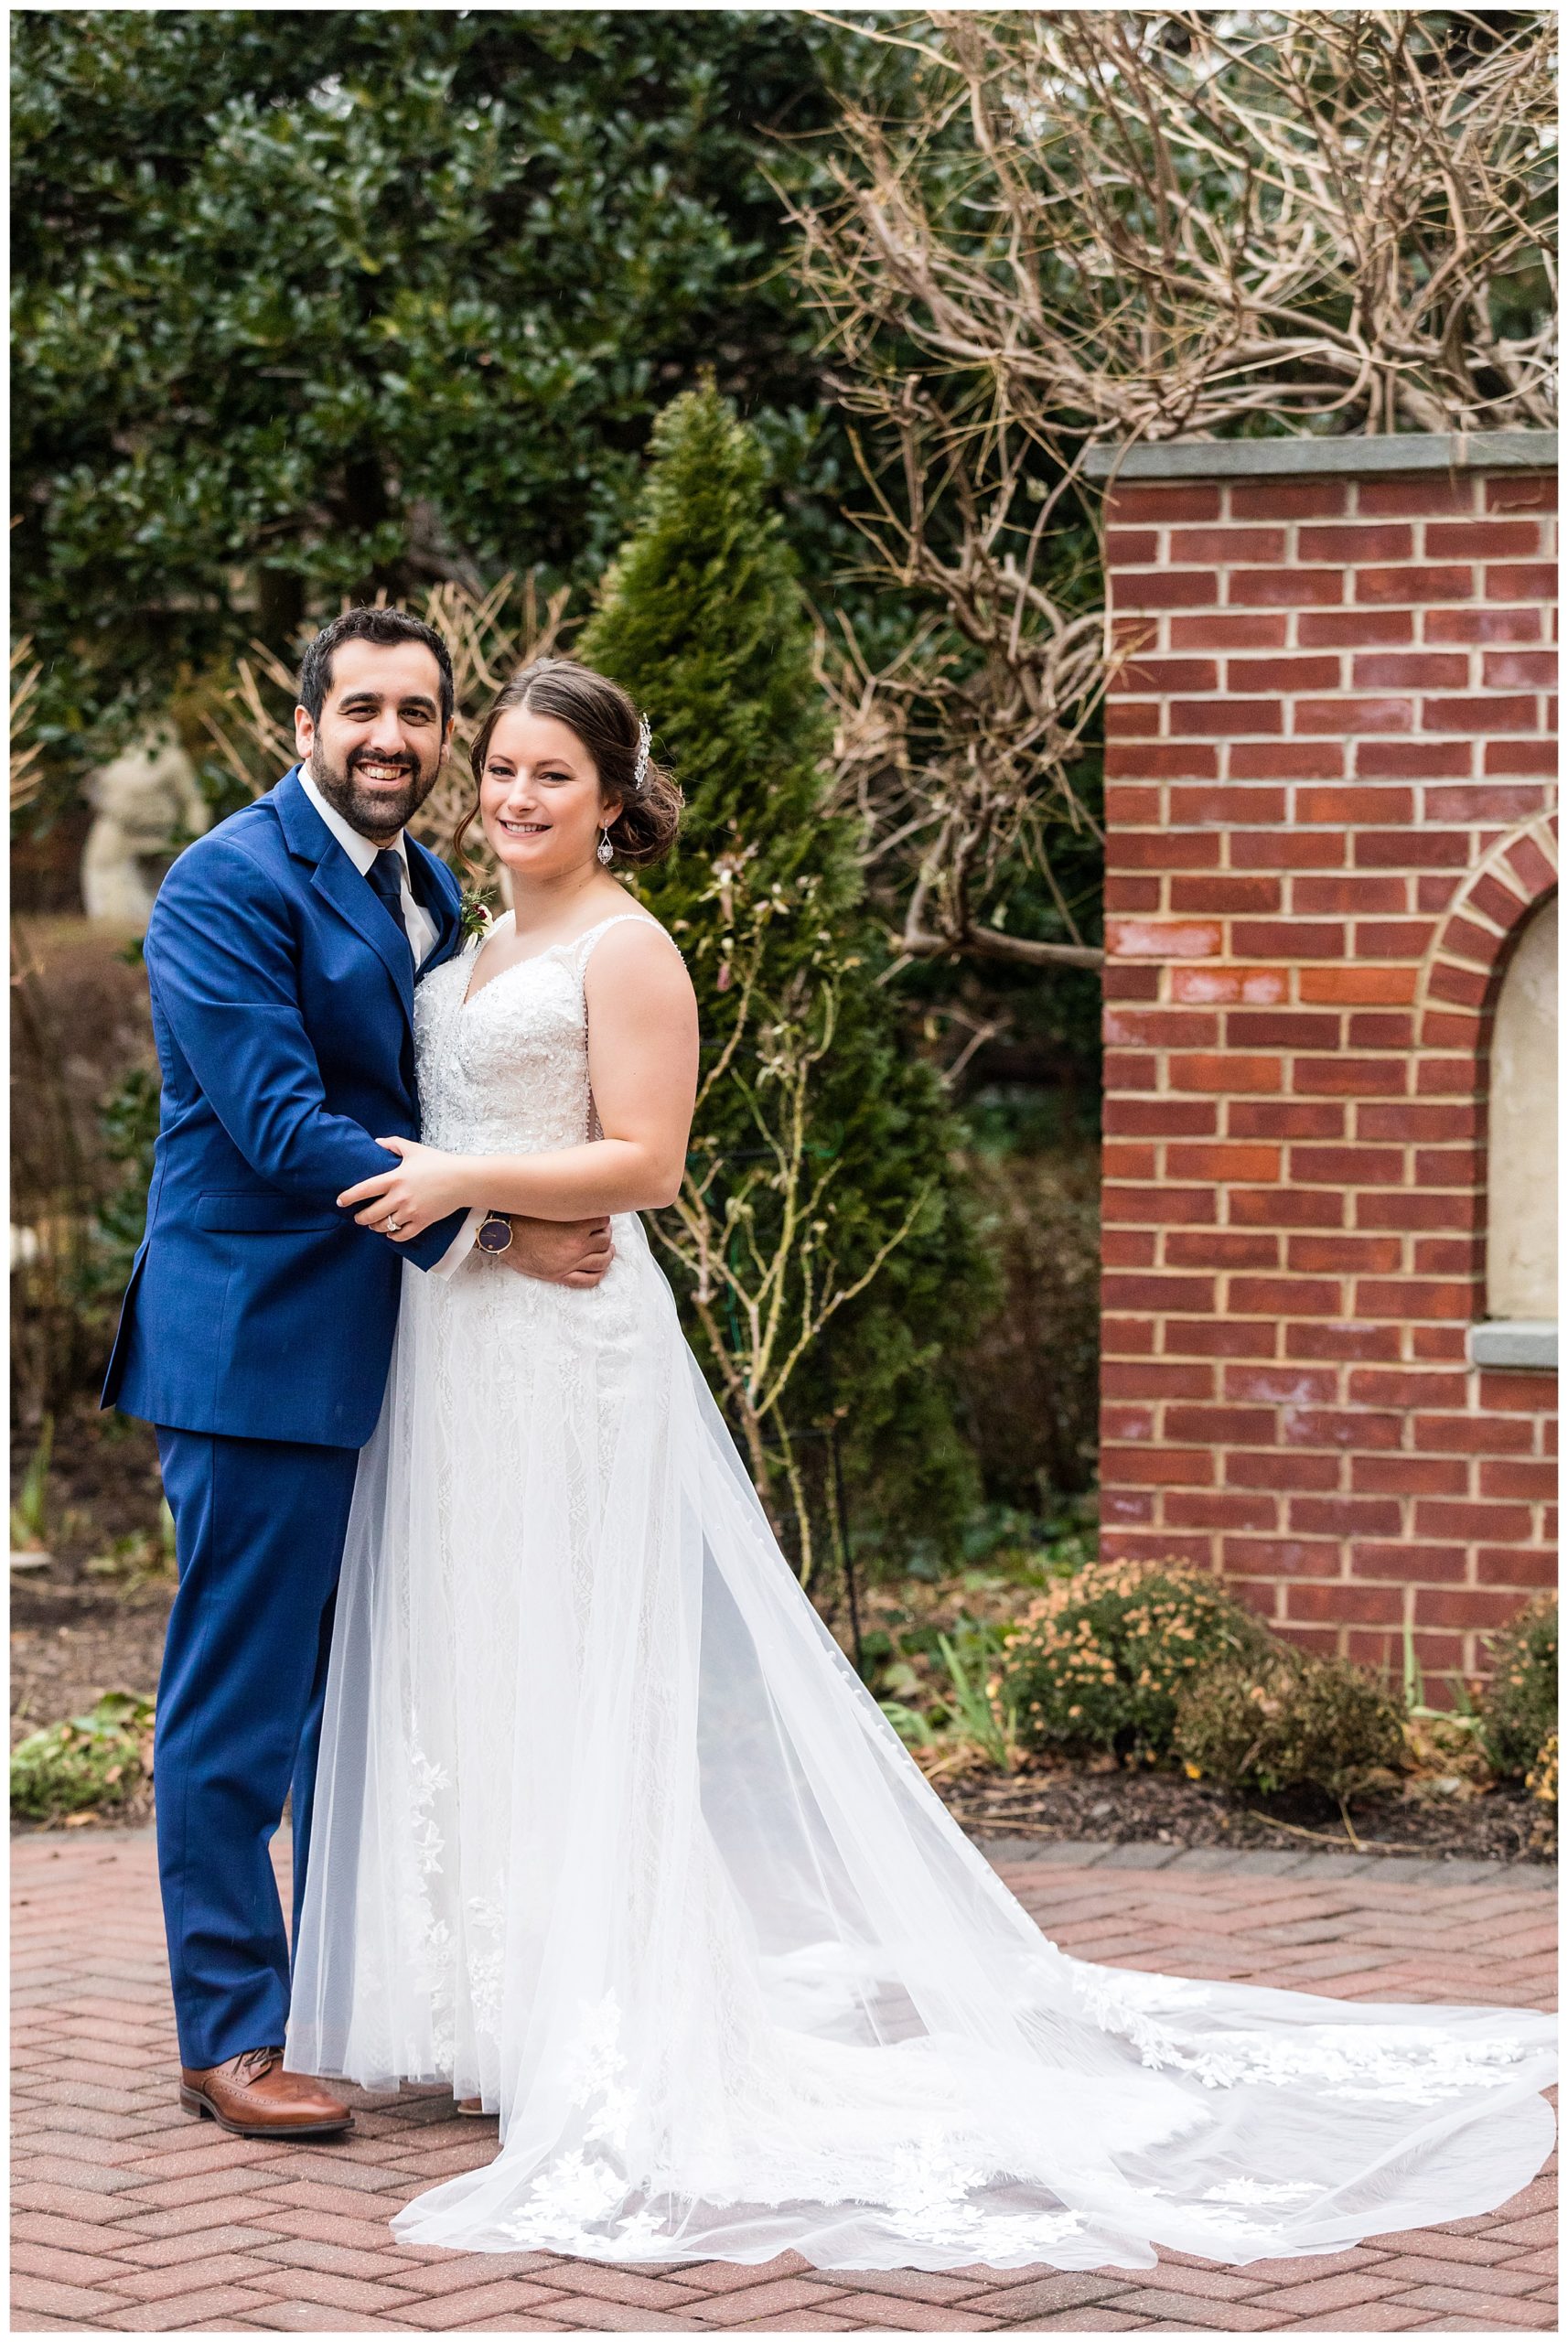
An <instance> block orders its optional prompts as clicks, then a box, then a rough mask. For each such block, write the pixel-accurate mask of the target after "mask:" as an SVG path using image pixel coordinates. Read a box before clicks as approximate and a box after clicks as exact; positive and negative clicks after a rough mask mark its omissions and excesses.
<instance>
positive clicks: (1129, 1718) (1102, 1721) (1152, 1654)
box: [1002, 1562, 1271, 1758]
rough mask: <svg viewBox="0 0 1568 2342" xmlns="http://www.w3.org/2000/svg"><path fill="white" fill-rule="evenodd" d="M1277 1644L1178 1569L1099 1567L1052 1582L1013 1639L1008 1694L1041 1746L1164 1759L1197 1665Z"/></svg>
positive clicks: (1248, 1658)
mask: <svg viewBox="0 0 1568 2342" xmlns="http://www.w3.org/2000/svg"><path fill="white" fill-rule="evenodd" d="M1270 1648H1271V1645H1270V1642H1269V1638H1268V1636H1267V1635H1266V1633H1265V1632H1264V1630H1263V1628H1262V1627H1261V1626H1260V1625H1259V1624H1258V1622H1257V1621H1256V1619H1254V1618H1253V1617H1252V1616H1251V1612H1250V1611H1248V1610H1247V1609H1246V1608H1245V1607H1244V1606H1242V1605H1241V1604H1240V1602H1238V1601H1237V1600H1236V1598H1235V1596H1234V1595H1230V1594H1228V1593H1227V1592H1226V1591H1225V1589H1224V1588H1223V1586H1221V1585H1219V1584H1218V1583H1217V1581H1216V1580H1215V1579H1214V1578H1212V1577H1209V1576H1207V1575H1205V1574H1203V1573H1202V1572H1201V1571H1198V1570H1193V1569H1188V1568H1186V1567H1184V1566H1182V1565H1181V1564H1180V1563H1174V1562H1172V1563H1137V1562H1093V1563H1090V1564H1089V1566H1088V1567H1087V1568H1086V1569H1081V1570H1079V1572H1078V1573H1077V1574H1076V1575H1075V1576H1073V1577H1070V1578H1064V1579H1063V1580H1062V1581H1061V1582H1060V1583H1059V1584H1058V1585H1054V1586H1052V1587H1050V1588H1049V1589H1048V1590H1047V1592H1046V1593H1045V1594H1044V1595H1041V1596H1040V1598H1039V1599H1038V1600H1037V1601H1036V1602H1035V1603H1034V1604H1032V1605H1031V1606H1030V1607H1029V1609H1028V1610H1026V1612H1025V1614H1024V1616H1023V1617H1022V1618H1021V1619H1020V1620H1019V1622H1018V1626H1017V1628H1016V1630H1015V1634H1014V1635H1013V1637H1012V1638H1011V1640H1010V1641H1009V1643H1008V1646H1007V1650H1006V1656H1005V1663H1004V1675H1003V1683H1002V1698H1003V1700H1004V1703H1006V1704H1007V1705H1008V1706H1010V1707H1011V1709H1012V1710H1013V1712H1014V1714H1015V1716H1016V1719H1017V1734H1018V1739H1019V1741H1020V1744H1021V1745H1022V1746H1024V1747H1026V1748H1030V1749H1035V1750H1041V1749H1047V1748H1060V1749H1063V1750H1066V1751H1083V1750H1087V1749H1090V1748H1105V1749H1112V1750H1113V1751H1114V1752H1115V1753H1116V1755H1117V1756H1122V1757H1129V1756H1131V1757H1143V1758H1155V1757H1160V1756H1165V1755H1166V1754H1167V1753H1168V1751H1169V1748H1170V1744H1171V1734H1172V1731H1173V1728H1174V1726H1175V1724H1176V1703H1177V1701H1178V1699H1179V1697H1180V1695H1181V1693H1182V1691H1183V1690H1184V1688H1185V1686H1186V1685H1187V1681H1188V1680H1189V1679H1190V1678H1191V1677H1192V1676H1193V1675H1195V1674H1196V1673H1197V1671H1198V1670H1200V1669H1204V1668H1209V1667H1213V1666H1215V1665H1217V1664H1219V1662H1221V1661H1224V1660H1239V1661H1240V1662H1241V1663H1243V1664H1251V1665H1253V1666H1255V1665H1257V1664H1259V1663H1261V1662H1262V1660H1264V1658H1265V1657H1266V1654H1267V1652H1268V1650H1269V1649H1270Z"/></svg>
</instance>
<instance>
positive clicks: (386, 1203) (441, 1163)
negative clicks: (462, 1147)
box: [338, 1138, 469, 1244]
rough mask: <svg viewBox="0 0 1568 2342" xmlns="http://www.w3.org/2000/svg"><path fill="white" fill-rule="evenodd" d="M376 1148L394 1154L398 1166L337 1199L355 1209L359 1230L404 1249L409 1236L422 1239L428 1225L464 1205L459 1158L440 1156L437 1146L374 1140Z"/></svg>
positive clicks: (462, 1167) (463, 1165) (464, 1185)
mask: <svg viewBox="0 0 1568 2342" xmlns="http://www.w3.org/2000/svg"><path fill="white" fill-rule="evenodd" d="M376 1144H377V1145H378V1146H384V1147H385V1148H386V1149H387V1151H388V1153H389V1154H392V1155H396V1156H397V1157H398V1160H397V1162H396V1163H395V1164H394V1165H393V1166H392V1167H391V1168H390V1169H389V1170H386V1171H378V1172H377V1174H376V1176H375V1177H374V1178H373V1179H361V1180H360V1184H359V1186H358V1187H345V1188H344V1190H343V1192H342V1194H341V1195H340V1196H339V1197H338V1204H339V1206H340V1207H341V1208H342V1209H344V1210H345V1211H346V1210H348V1209H350V1208H351V1207H352V1206H353V1205H355V1204H358V1205H360V1210H358V1211H356V1212H355V1214H354V1218H355V1220H356V1222H357V1223H358V1225H359V1226H360V1228H373V1229H374V1230H375V1231H376V1233H377V1235H378V1236H390V1237H391V1239H392V1242H393V1243H394V1244H406V1243H407V1242H408V1241H409V1240H410V1238H411V1237H414V1236H421V1235H423V1234H424V1230H426V1229H427V1228H428V1227H429V1226H430V1225H431V1223H432V1221H434V1220H437V1219H446V1214H447V1213H448V1212H449V1211H458V1210H460V1209H462V1208H463V1206H464V1205H465V1204H466V1203H467V1200H468V1196H467V1187H468V1182H467V1180H466V1178H465V1176H464V1174H465V1173H466V1172H467V1170H468V1168H469V1166H468V1164H467V1159H466V1157H464V1156H463V1155H444V1154H443V1153H442V1152H441V1149H440V1148H439V1147H436V1146H422V1145H421V1144H420V1143H419V1141H418V1140H417V1139H412V1138H379V1139H378V1140H377V1141H376Z"/></svg>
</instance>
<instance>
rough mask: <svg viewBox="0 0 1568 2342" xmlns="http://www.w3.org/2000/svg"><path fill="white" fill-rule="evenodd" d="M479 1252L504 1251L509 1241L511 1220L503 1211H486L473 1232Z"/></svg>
mask: <svg viewBox="0 0 1568 2342" xmlns="http://www.w3.org/2000/svg"><path fill="white" fill-rule="evenodd" d="M474 1241H475V1243H476V1244H477V1245H478V1248H479V1250H480V1252H505V1251H506V1250H507V1248H508V1246H509V1245H510V1242H511V1222H510V1219H508V1218H507V1216H506V1214H505V1212H504V1211H488V1212H487V1213H486V1214H485V1216H484V1218H483V1219H482V1220H480V1222H479V1225H478V1229H477V1230H475V1233H474Z"/></svg>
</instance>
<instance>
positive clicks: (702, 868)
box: [574, 384, 989, 1562]
mask: <svg viewBox="0 0 1568 2342" xmlns="http://www.w3.org/2000/svg"><path fill="white" fill-rule="evenodd" d="M652 457H653V460H652V462H651V465H650V469H649V473H648V476H647V478H646V480H645V483H644V486H643V490H642V494H641V499H640V502H639V507H638V510H637V512H636V516H635V524H634V528H633V532H632V534H631V536H630V538H629V539H628V542H627V543H626V544H625V545H624V546H623V547H622V549H621V551H620V553H618V556H617V558H616V560H615V562H614V563H613V564H612V565H611V567H610V569H609V571H608V573H607V576H606V579H605V581H604V585H603V588H602V592H601V596H600V599H599V603H598V607H597V608H596V612H595V614H594V616H593V618H591V619H590V621H589V623H588V625H587V627H586V628H585V631H584V633H583V635H582V636H581V638H580V639H579V640H578V641H577V643H576V644H575V646H574V647H575V651H576V654H577V655H578V656H579V657H581V658H582V659H583V660H585V661H586V662H587V663H588V664H589V665H591V666H594V667H596V668H598V669H600V670H601V671H604V672H606V673H607V674H610V675H612V676H614V677H615V679H616V680H617V682H620V683H622V684H623V685H624V686H625V687H626V689H627V690H628V691H629V692H630V693H632V695H633V697H634V698H635V699H636V700H637V702H638V704H639V706H640V707H641V708H643V709H644V710H646V712H647V714H648V716H649V720H650V724H651V725H652V728H653V736H654V742H655V749H656V753H657V754H658V755H659V756H660V759H661V760H662V761H664V762H665V763H667V764H668V765H670V766H671V768H673V770H674V773H675V776H676V779H678V780H679V782H680V785H681V788H682V793H683V795H684V798H685V808H686V810H685V814H684V818H683V821H682V832H681V837H680V840H679V843H678V844H677V848H676V851H675V853H674V854H673V855H672V857H671V860H670V861H669V862H668V863H665V864H663V865H660V866H659V867H658V868H655V869H652V870H648V871H642V872H639V874H638V882H637V891H638V894H639V898H640V899H641V901H642V902H644V903H645V904H646V905H647V907H648V908H649V909H650V910H651V911H652V912H653V913H654V915H655V916H656V917H657V918H659V919H661V920H662V921H663V922H664V924H665V925H666V926H667V927H668V928H669V929H670V930H671V933H672V934H673V936H674V938H675V940H676V941H677V942H678V943H679V945H680V946H681V949H682V952H683V953H684V955H685V959H686V964H687V966H688V968H689V969H690V971H691V973H692V977H693V983H694V984H695V986H696V990H697V998H698V1004H699V1008H700V1012H701V1017H702V1033H703V1059H702V1063H703V1071H704V1076H705V1075H706V1074H708V1073H709V1072H711V1071H714V1069H717V1074H716V1078H715V1079H714V1081H713V1083H712V1085H711V1087H710V1088H709V1090H707V1093H706V1095H705V1096H704V1097H703V1099H702V1100H701V1101H700V1103H699V1107H698V1112H697V1117H696V1122H695V1124H694V1127H693V1134H692V1152H691V1159H690V1166H689V1176H688V1179H687V1182H686V1187H685V1189H684V1191H683V1198H682V1205H681V1206H678V1207H677V1208H676V1209H674V1210H673V1211H671V1212H667V1213H664V1214H661V1215H660V1219H659V1221H658V1223H657V1226H658V1228H659V1230H660V1233H661V1236H662V1238H663V1240H664V1241H665V1248H666V1252H667V1255H668V1262H669V1265H670V1267H671V1279H672V1282H673V1284H674V1285H675V1288H676V1292H677V1295H678V1298H679V1299H680V1300H681V1302H682V1306H683V1315H684V1316H685V1319H686V1323H687V1328H688V1331H689V1332H690V1333H691V1334H692V1336H693V1341H694V1343H695V1345H696V1347H697V1349H698V1351H699V1354H700V1355H703V1362H704V1364H705V1366H706V1367H707V1369H708V1370H709V1372H710V1375H711V1376H712V1378H713V1380H714V1383H715V1385H716V1387H717V1389H718V1393H719V1396H720V1398H721V1400H722V1401H723V1402H724V1403H725V1406H726V1409H727V1411H728V1413H729V1414H730V1417H731V1420H732V1423H734V1424H735V1427H736V1431H737V1434H740V1435H741V1436H742V1437H743V1439H744V1440H745V1442H746V1447H747V1456H748V1461H749V1462H750V1464H751V1466H752V1468H753V1472H754V1475H755V1477H757V1482H758V1486H759V1488H760V1489H761V1492H762V1493H763V1496H764V1500H765V1501H767V1502H768V1503H769V1505H770V1509H773V1510H774V1512H775V1517H776V1519H792V1520H794V1521H795V1522H796V1523H798V1524H804V1527H803V1529H802V1531H801V1533H803V1534H805V1535H807V1536H809V1537H812V1538H814V1539H815V1542H816V1545H817V1547H818V1549H819V1550H821V1549H822V1548H823V1547H825V1546H826V1545H828V1544H830V1543H832V1544H833V1545H835V1546H837V1545H838V1542H839V1538H840V1531H841V1527H842V1524H843V1520H844V1518H845V1517H846V1515H847V1517H848V1518H849V1520H850V1521H851V1523H852V1524H853V1525H852V1531H851V1533H852V1534H854V1533H858V1534H859V1535H860V1536H861V1537H862V1538H863V1539H865V1540H867V1541H868V1542H871V1541H883V1540H885V1541H886V1544H887V1546H888V1548H889V1549H890V1550H892V1551H897V1549H898V1547H899V1546H900V1545H901V1544H902V1543H903V1542H906V1541H907V1540H908V1538H909V1537H910V1536H913V1535H926V1536H930V1537H934V1538H935V1539H937V1540H938V1541H940V1542H941V1543H942V1544H943V1545H945V1547H946V1548H947V1549H948V1550H949V1551H951V1550H952V1549H953V1548H954V1547H955V1546H956V1543H957V1540H958V1535H959V1531H960V1527H961V1522H962V1520H964V1519H965V1518H966V1516H967V1515H968V1514H969V1513H970V1512H971V1511H972V1509H973V1507H974V1503H975V1500H976V1495H977V1487H976V1478H975V1473H974V1466H973V1462H972V1457H971V1456H970V1454H969V1452H968V1449H967V1448H966V1447H965V1445H964V1444H963V1442H962V1440H961V1437H960V1435H959V1434H958V1431H957V1429H956V1427H955V1424H954V1422H953V1414H952V1403H951V1400H950V1394H949V1391H948V1389H947V1387H946V1386H945V1384H944V1380H943V1375H942V1362H943V1359H944V1356H945V1355H951V1354H952V1353H953V1352H954V1351H955V1350H957V1349H958V1348H961V1342H962V1338H963V1336H964V1334H965V1332H966V1331H967V1329H968V1327H970V1325H971V1324H972V1321H973V1319H974V1316H975V1315H976V1313H977V1310H978V1307H979V1306H980V1305H981V1303H982V1302H983V1299H984V1298H985V1297H986V1295H987V1294H988V1291H989V1275H988V1272H987V1268H986V1263H985V1258H984V1255H983V1252H982V1249H981V1246H980V1241H979V1239H978V1237H977V1235H976V1234H975V1232H974V1229H973V1225H972V1216H971V1212H970V1209H969V1206H968V1203H967V1198H966V1191H965V1189H964V1187H963V1184H962V1182H961V1177H960V1174H959V1171H958V1168H957V1166H956V1165H955V1162H954V1152H955V1146H956V1139H957V1133H956V1130H955V1126H954V1123H953V1120H952V1117H951V1114H950V1111H949V1109H948V1107H947V1104H946V1101H945V1099H944V1095H943V1093H942V1090H941V1088H940V1084H939V1082H938V1081H937V1080H936V1078H935V1076H934V1075H933V1073H932V1072H931V1071H930V1069H929V1068H928V1067H926V1066H925V1065H923V1064H922V1063H920V1062H919V1061H918V1059H917V1058H914V1057H913V1056H912V1055H911V1054H909V1053H908V1052H907V1050H906V1049H905V1047H903V1046H902V1042H901V1035H900V1027H899V1024H898V1020H897V1011H896V1008H895V1005H894V1004H893V1002H892V1000H891V999H890V998H889V995H888V992H887V990H886V983H885V979H886V976H887V974H888V972H889V959H888V952H887V946H886V937H885V935H884V932H883V930H882V929H881V926H880V924H879V923H878V922H877V920H876V919H875V918H873V917H872V915H871V914H870V912H869V910H868V908H867V907H866V905H865V901H864V899H863V886H862V879H861V874H860V868H859V864H858V861H857V859H856V852H855V845H856V838H855V831H854V824H853V822H851V820H850V819H849V818H848V817H847V816H846V815H844V814H843V813H842V812H840V811H835V810H834V809H833V808H832V805H831V804H830V803H829V801H828V799H827V794H826V784H825V780H824V771H823V759H824V757H825V755H826V752H827V749H828V747H829V743H830V719H829V713H828V709H827V707H826V704H825V703H824V699H823V695H822V691H821V689H820V688H819V686H818V684H817V682H816V680H815V676H814V673H813V669H812V655H811V628H810V623H809V618H808V615H807V610H806V606H805V601H804V597H803V595H802V592H801V588H800V583H799V580H798V577H797V575H796V568H795V564H794V561H793V558H792V555H791V553H790V551H789V547H788V545H787V544H786V543H785V539H784V535H783V532H782V529H781V526H780V522H779V517H778V515H777V513H776V512H775V511H774V510H773V509H772V501H773V499H772V490H771V485H770V480H769V475H768V461H767V457H766V455H765V451H764V448H763V446H762V444H761V442H760V440H759V439H758V437H757V435H756V433H755V432H754V431H752V430H751V429H750V428H749V427H748V426H747V425H746V424H743V423H741V422H740V421H738V420H737V418H736V414H735V411H734V409H733V407H732V406H731V405H730V404H729V403H728V402H727V401H726V400H725V399H723V398H721V397H720V396H719V395H718V393H717V392H716V391H715V390H714V388H713V386H712V385H711V384H707V385H705V386H704V387H703V389H701V390H699V391H695V392H688V393H686V394H685V395H683V396H682V397H680V398H678V399H676V400H675V401H674V402H673V403H671V406H670V407H669V408H667V409H666V411H665V412H664V414H662V415H661V417H660V421H659V423H658V424H657V425H656V427H655V430H654V435H653V442H652ZM832 1295H839V1296H841V1297H840V1299H839V1300H838V1301H837V1302H836V1304H835V1305H833V1306H832V1308H831V1310H829V1309H827V1307H826V1305H827V1303H828V1301H829V1299H830V1297H831V1296H832ZM835 1484H836V1485H835ZM840 1560H841V1562H842V1560H843V1552H842V1548H841V1549H840Z"/></svg>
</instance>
